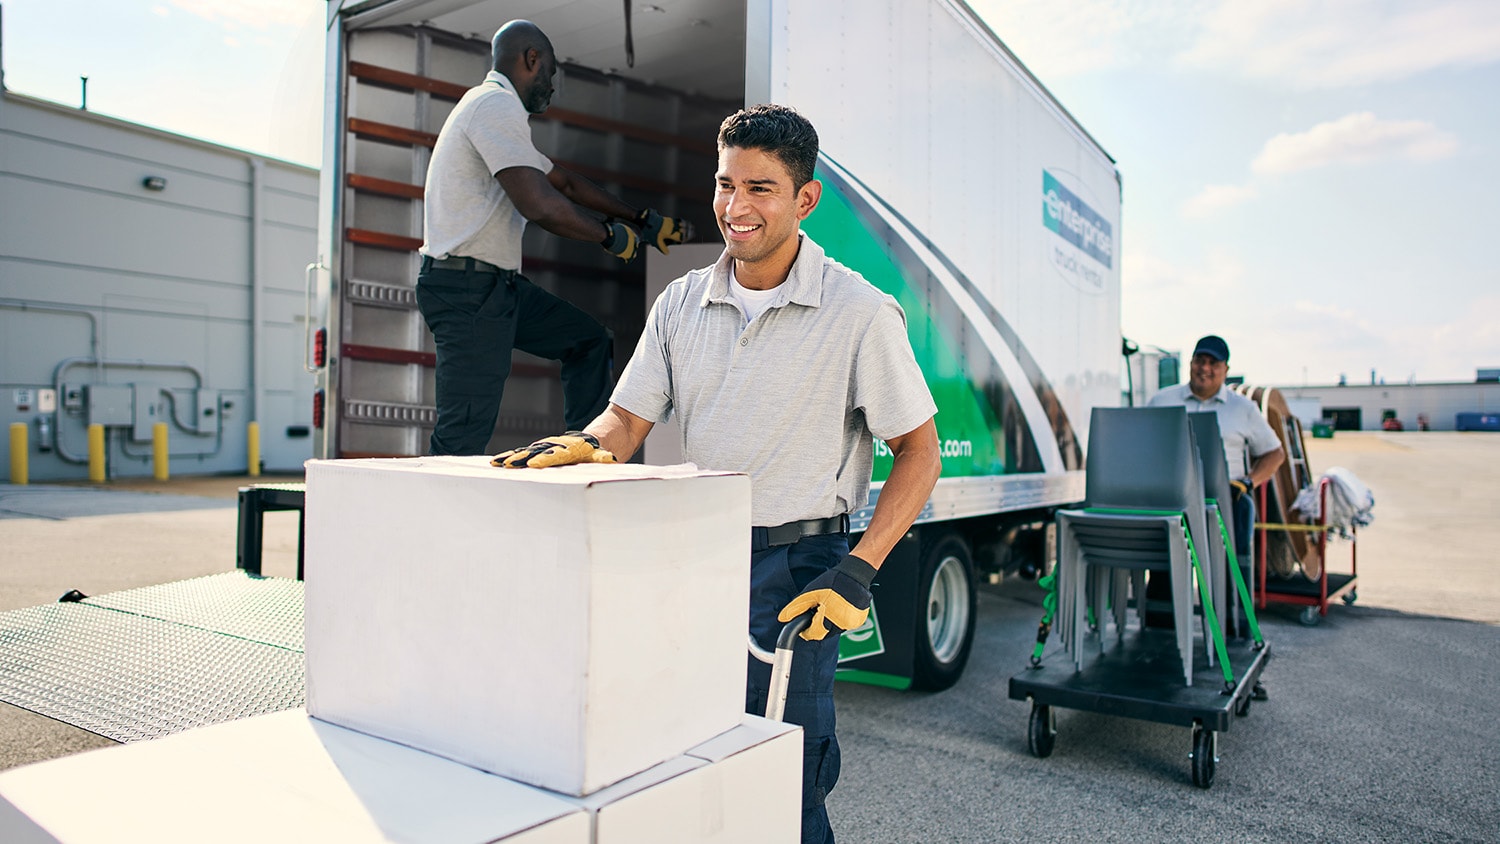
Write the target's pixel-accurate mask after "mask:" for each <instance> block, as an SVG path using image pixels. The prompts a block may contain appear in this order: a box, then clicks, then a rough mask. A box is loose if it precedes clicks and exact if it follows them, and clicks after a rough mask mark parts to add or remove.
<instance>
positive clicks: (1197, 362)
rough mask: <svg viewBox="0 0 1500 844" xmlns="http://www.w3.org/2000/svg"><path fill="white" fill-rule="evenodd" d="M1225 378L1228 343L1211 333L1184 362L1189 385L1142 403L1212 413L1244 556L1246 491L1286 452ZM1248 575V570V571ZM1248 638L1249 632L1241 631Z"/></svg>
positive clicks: (1250, 500)
mask: <svg viewBox="0 0 1500 844" xmlns="http://www.w3.org/2000/svg"><path fill="white" fill-rule="evenodd" d="M1228 375H1229V344H1228V343H1226V342H1224V338H1222V337H1219V336H1218V335H1215V334H1210V335H1208V336H1207V337H1204V338H1203V339H1201V340H1199V341H1198V345H1197V346H1195V347H1194V348H1193V357H1192V360H1191V361H1189V363H1188V382H1187V383H1186V384H1178V385H1176V386H1173V387H1166V388H1164V389H1162V390H1160V391H1159V392H1157V393H1156V395H1154V396H1152V397H1151V400H1150V401H1148V402H1147V403H1146V405H1147V406H1148V407H1186V408H1187V411H1188V413H1215V414H1217V415H1218V417H1219V435H1220V436H1221V437H1222V438H1223V441H1224V460H1225V463H1226V464H1227V466H1228V468H1229V477H1230V478H1231V479H1232V480H1231V481H1230V486H1231V487H1232V493H1233V497H1234V517H1233V522H1234V545H1235V548H1236V549H1238V550H1239V551H1240V553H1241V554H1242V555H1248V554H1249V549H1250V547H1251V545H1250V534H1251V528H1252V526H1253V525H1254V524H1255V499H1254V496H1251V495H1247V494H1246V493H1248V492H1250V491H1251V490H1253V489H1255V487H1257V486H1259V485H1260V484H1263V483H1265V482H1266V481H1268V480H1270V478H1271V476H1272V475H1274V474H1276V470H1277V468H1279V467H1280V466H1281V463H1282V461H1284V460H1286V451H1285V450H1284V449H1282V447H1281V439H1280V438H1279V437H1277V436H1276V432H1275V431H1273V430H1271V425H1270V423H1268V422H1266V419H1265V417H1264V416H1262V415H1261V412H1260V409H1259V408H1258V407H1256V405H1255V402H1253V401H1251V400H1250V399H1249V398H1247V397H1245V396H1242V395H1240V394H1239V393H1236V392H1235V391H1234V390H1231V389H1229V387H1228V386H1226V385H1225V383H1224V382H1225V380H1226V378H1227V377H1228ZM1247 576H1248V572H1247ZM1147 594H1148V595H1149V596H1150V597H1153V598H1156V597H1166V596H1167V595H1169V594H1170V593H1169V592H1166V591H1164V590H1163V588H1162V586H1161V585H1160V583H1159V582H1158V583H1153V584H1152V585H1151V586H1150V587H1149V591H1148V593H1147ZM1242 632H1243V633H1245V634H1248V632H1249V631H1248V630H1244V631H1242Z"/></svg>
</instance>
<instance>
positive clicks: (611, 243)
mask: <svg viewBox="0 0 1500 844" xmlns="http://www.w3.org/2000/svg"><path fill="white" fill-rule="evenodd" d="M604 228H605V229H606V230H607V232H608V233H607V234H605V235H604V240H602V241H600V242H599V245H600V246H603V247H604V251H605V252H608V253H609V254H611V255H613V256H615V257H616V258H619V259H620V260H622V261H624V262H625V263H627V264H628V263H630V262H631V261H634V260H635V256H636V255H638V254H640V251H641V239H640V235H637V234H636V233H635V229H633V228H631V227H630V226H627V225H625V224H624V223H622V222H620V221H619V220H606V221H605V223H604Z"/></svg>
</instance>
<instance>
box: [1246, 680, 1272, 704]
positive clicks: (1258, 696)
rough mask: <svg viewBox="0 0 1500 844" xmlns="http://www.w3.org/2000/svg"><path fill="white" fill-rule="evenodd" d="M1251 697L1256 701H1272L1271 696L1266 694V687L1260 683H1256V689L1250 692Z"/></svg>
mask: <svg viewBox="0 0 1500 844" xmlns="http://www.w3.org/2000/svg"><path fill="white" fill-rule="evenodd" d="M1250 697H1251V698H1252V699H1254V700H1270V699H1271V696H1270V695H1269V694H1268V693H1267V692H1266V687H1265V686H1263V685H1261V684H1260V683H1256V684H1255V687H1254V688H1252V689H1251V690H1250Z"/></svg>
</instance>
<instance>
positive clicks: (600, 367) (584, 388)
mask: <svg viewBox="0 0 1500 844" xmlns="http://www.w3.org/2000/svg"><path fill="white" fill-rule="evenodd" d="M417 307H418V308H419V309H420V310H421V312H422V317H423V319H425V320H426V321H427V327H428V328H429V329H431V330H432V336H433V339H434V340H435V341H436V344H437V426H436V427H435V428H434V429H433V431H432V441H431V451H432V453H433V454H484V453H486V446H487V445H488V443H489V441H490V435H491V434H492V433H493V432H494V428H495V418H496V416H497V415H498V414H499V412H500V398H501V396H502V395H503V394H504V392H505V379H506V378H507V377H509V376H510V357H511V351H512V349H520V350H521V351H523V352H527V353H529V354H533V355H536V356H538V357H543V358H547V359H549V360H555V361H560V362H561V363H562V384H563V420H564V424H565V425H566V426H567V429H568V430H577V429H580V428H582V427H583V426H584V425H587V424H588V423H589V422H591V421H593V419H594V417H596V416H598V415H599V414H600V413H603V412H604V408H605V407H606V406H607V405H608V403H609V389H610V380H611V377H610V375H611V373H610V368H611V358H612V354H611V351H612V349H611V347H612V341H611V338H610V336H609V332H608V331H607V330H606V329H605V328H604V326H602V325H600V324H599V323H598V322H596V321H594V319H593V318H591V317H590V316H589V315H588V314H585V313H584V312H583V311H581V310H579V309H578V308H576V307H574V306H572V305H570V304H568V303H567V302H564V301H563V300H562V299H559V298H557V297H556V296H553V295H552V294H551V293H548V292H547V291H545V290H543V289H541V288H540V287H537V286H536V285H534V284H532V283H531V282H530V281H528V280H527V279H526V277H525V276H523V275H521V274H519V273H497V272H493V271H486V270H480V269H474V268H471V269H440V268H436V267H431V268H427V269H424V270H423V271H422V272H421V274H420V275H418V276H417ZM522 444H523V443H508V444H506V447H507V448H508V447H511V446H515V445H522Z"/></svg>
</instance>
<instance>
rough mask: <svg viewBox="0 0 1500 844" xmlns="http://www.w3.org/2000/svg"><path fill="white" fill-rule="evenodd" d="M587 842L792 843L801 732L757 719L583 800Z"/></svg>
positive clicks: (798, 815) (797, 832)
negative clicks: (589, 839) (590, 833)
mask: <svg viewBox="0 0 1500 844" xmlns="http://www.w3.org/2000/svg"><path fill="white" fill-rule="evenodd" d="M571 799H572V800H573V802H575V803H576V804H577V805H579V806H581V807H582V808H584V809H585V810H586V811H587V812H588V814H589V815H590V817H591V818H592V820H593V838H592V841H593V844H662V842H672V843H673V844H796V842H797V841H799V840H800V839H801V827H802V729H801V728H800V727H796V726H793V725H791V724H783V723H781V722H779V721H768V720H766V719H764V718H761V717H758V716H755V715H745V716H743V721H742V723H741V724H740V726H738V727H735V728H734V729H732V730H729V731H728V732H726V733H723V734H722V735H719V736H716V737H715V738H713V739H710V740H709V741H707V742H705V743H703V744H702V745H699V746H698V747H695V748H693V749H691V750H689V751H688V753H687V754H685V755H683V756H680V757H678V758H676V759H672V760H669V761H667V762H664V763H662V764H661V765H657V766H655V767H653V768H650V769H649V770H647V771H644V772H642V773H640V774H637V775H636V776H633V777H630V778H629V779H626V780H624V781H622V782H619V783H616V784H615V785H613V786H610V787H609V788H606V789H603V790H601V791H598V792H595V793H594V794H590V795H589V796H587V797H579V798H571Z"/></svg>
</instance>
